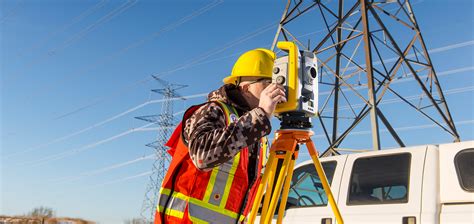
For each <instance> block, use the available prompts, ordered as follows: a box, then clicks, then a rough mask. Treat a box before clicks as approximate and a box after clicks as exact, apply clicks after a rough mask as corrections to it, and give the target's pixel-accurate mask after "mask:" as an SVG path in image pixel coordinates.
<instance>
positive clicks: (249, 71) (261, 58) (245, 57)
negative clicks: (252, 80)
mask: <svg viewBox="0 0 474 224" xmlns="http://www.w3.org/2000/svg"><path fill="white" fill-rule="evenodd" d="M275 58H276V55H275V52H273V51H271V50H268V49H264V48H257V49H254V50H250V51H247V52H245V53H244V54H242V55H241V56H240V57H239V59H237V62H235V64H234V68H232V74H231V75H230V76H227V77H225V78H224V80H222V81H223V82H224V83H225V84H235V82H236V81H237V78H239V77H244V76H245V77H248V76H252V77H262V78H272V69H273V63H274V61H275Z"/></svg>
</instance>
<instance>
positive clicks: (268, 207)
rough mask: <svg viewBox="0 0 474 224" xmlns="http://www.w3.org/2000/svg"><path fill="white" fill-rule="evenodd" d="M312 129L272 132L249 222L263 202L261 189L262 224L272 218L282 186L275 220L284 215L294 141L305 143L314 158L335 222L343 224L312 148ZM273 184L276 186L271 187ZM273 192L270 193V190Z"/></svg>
mask: <svg viewBox="0 0 474 224" xmlns="http://www.w3.org/2000/svg"><path fill="white" fill-rule="evenodd" d="M312 135H313V132H312V131H310V130H294V129H289V130H285V129H280V130H278V131H276V133H275V140H274V141H273V144H272V146H271V148H270V156H269V158H268V162H267V165H266V168H265V172H264V173H263V177H262V180H261V182H260V185H259V186H258V190H257V195H256V197H255V201H254V203H253V207H252V211H251V213H250V217H249V223H250V224H253V223H254V222H255V218H256V216H257V211H258V209H259V205H260V203H261V201H262V197H263V192H264V188H266V191H265V192H267V193H266V194H265V199H264V201H263V207H262V213H261V217H260V223H261V224H267V223H271V221H272V218H273V216H274V214H275V210H276V207H277V203H278V199H279V198H280V194H281V192H282V188H283V195H282V197H281V201H280V207H279V210H278V220H277V223H278V224H280V223H282V219H283V214H284V212H285V207H286V202H287V199H288V192H289V190H290V182H291V178H292V176H293V168H294V166H295V160H296V159H297V158H298V150H297V144H306V146H307V148H308V151H309V155H310V156H311V159H312V160H313V163H314V167H315V168H316V171H317V173H318V176H319V178H320V180H321V183H322V185H323V188H324V191H325V192H326V195H327V197H328V201H329V204H330V205H331V208H332V211H333V213H334V215H335V217H336V220H337V223H338V224H344V221H343V220H342V217H341V214H340V212H339V209H338V207H337V204H336V202H335V200H334V197H333V195H332V193H331V188H330V186H329V183H328V181H327V178H326V174H325V173H324V170H323V168H322V166H321V163H320V162H319V158H318V153H317V151H316V149H315V147H314V143H313V141H312V140H311V136H312ZM279 160H283V163H282V165H281V169H280V172H279V175H278V179H277V181H276V185H275V183H274V181H275V174H276V172H277V164H278V161H279ZM273 187H274V188H275V189H273ZM271 192H273V193H271Z"/></svg>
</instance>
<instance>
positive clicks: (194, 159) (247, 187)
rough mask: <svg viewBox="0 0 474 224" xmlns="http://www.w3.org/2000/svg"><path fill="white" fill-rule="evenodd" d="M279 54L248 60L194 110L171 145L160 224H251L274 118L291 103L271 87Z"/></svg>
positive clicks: (258, 53) (257, 53)
mask: <svg viewBox="0 0 474 224" xmlns="http://www.w3.org/2000/svg"><path fill="white" fill-rule="evenodd" d="M274 60H275V53H274V52H273V51H270V50H267V49H262V48H259V49H254V50H251V51H248V52H246V53H244V54H242V55H241V56H240V57H239V59H238V60H237V61H236V63H235V64H234V67H233V69H232V73H231V75H230V76H228V77H226V78H224V80H223V82H224V85H223V86H222V87H220V88H219V89H218V90H215V91H213V92H211V93H210V94H209V95H208V101H207V102H206V103H203V104H201V105H196V106H192V107H190V108H189V109H188V110H187V111H186V112H185V113H184V116H183V120H182V121H181V123H180V124H179V125H178V126H177V127H176V129H175V131H174V132H173V134H172V135H171V137H170V139H169V141H168V142H167V143H166V145H167V146H168V147H170V149H169V150H168V152H169V153H170V154H171V155H172V160H171V163H170V166H169V168H168V172H167V174H166V176H165V178H164V179H163V183H162V187H161V189H160V195H159V200H158V203H157V204H158V205H157V211H156V215H155V222H154V223H155V224H158V223H165V224H170V223H179V224H182V223H209V224H213V223H216V224H230V223H245V222H246V216H247V214H248V213H249V210H250V208H251V207H252V203H253V199H254V196H255V194H256V192H257V188H258V184H259V182H260V179H261V169H262V164H263V160H264V157H265V155H266V154H265V149H264V148H265V145H266V141H265V139H266V137H265V136H267V135H268V134H269V133H270V132H271V124H270V118H271V117H272V113H273V111H274V110H275V107H276V105H277V103H283V102H286V98H285V92H284V89H283V87H282V86H280V85H277V84H274V83H272V69H273V63H274Z"/></svg>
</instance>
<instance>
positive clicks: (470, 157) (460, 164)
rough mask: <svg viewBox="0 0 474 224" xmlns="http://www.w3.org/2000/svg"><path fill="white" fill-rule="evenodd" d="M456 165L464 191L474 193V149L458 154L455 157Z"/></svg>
mask: <svg viewBox="0 0 474 224" xmlns="http://www.w3.org/2000/svg"><path fill="white" fill-rule="evenodd" d="M454 165H455V167H456V173H457V174H458V179H459V184H460V185H461V187H462V189H464V190H465V191H469V192H474V148H470V149H464V150H462V151H460V152H458V153H457V154H456V156H455V157H454Z"/></svg>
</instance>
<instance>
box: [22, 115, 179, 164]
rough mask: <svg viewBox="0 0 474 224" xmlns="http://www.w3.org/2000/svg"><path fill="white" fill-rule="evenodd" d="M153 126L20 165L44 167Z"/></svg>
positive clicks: (144, 126)
mask: <svg viewBox="0 0 474 224" xmlns="http://www.w3.org/2000/svg"><path fill="white" fill-rule="evenodd" d="M183 112H184V111H180V112H177V113H175V114H180V113H183ZM153 124H155V123H149V124H145V125H142V126H140V127H136V128H131V129H128V130H127V131H124V132H121V133H119V134H116V135H114V136H112V137H108V138H105V139H102V140H99V141H96V142H93V143H90V144H87V145H84V146H80V147H77V148H74V149H70V150H66V151H64V152H61V153H57V154H53V155H49V156H46V157H43V158H41V159H38V160H35V161H32V162H27V163H24V164H20V165H32V166H37V165H42V164H44V163H48V162H51V161H55V160H59V159H62V158H66V157H69V156H72V155H75V154H77V153H81V152H83V151H85V150H87V149H90V148H94V147H96V146H99V145H102V144H104V143H107V142H110V141H113V140H116V139H118V138H121V137H124V136H127V135H129V134H132V133H135V132H139V131H143V130H142V129H143V128H147V127H149V126H152V125H153Z"/></svg>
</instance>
